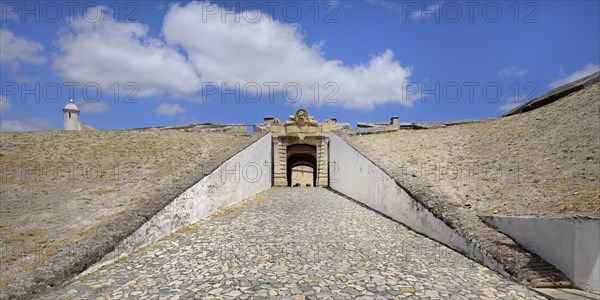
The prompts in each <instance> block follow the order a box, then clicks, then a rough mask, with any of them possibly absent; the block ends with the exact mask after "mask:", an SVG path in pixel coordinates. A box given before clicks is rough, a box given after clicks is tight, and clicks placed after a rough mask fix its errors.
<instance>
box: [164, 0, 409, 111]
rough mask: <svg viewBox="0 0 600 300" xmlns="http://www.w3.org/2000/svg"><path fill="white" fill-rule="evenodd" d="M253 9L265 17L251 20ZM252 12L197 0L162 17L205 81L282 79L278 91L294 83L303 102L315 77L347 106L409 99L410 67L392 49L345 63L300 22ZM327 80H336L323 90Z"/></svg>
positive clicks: (173, 42)
mask: <svg viewBox="0 0 600 300" xmlns="http://www.w3.org/2000/svg"><path fill="white" fill-rule="evenodd" d="M207 11H211V12H213V11H214V12H215V14H207V13H206V12H207ZM254 14H256V15H258V14H261V16H262V17H261V18H260V19H259V20H257V21H254V22H251V21H249V20H247V19H248V17H247V16H249V15H252V16H254ZM254 14H253V13H249V12H246V13H245V14H242V15H241V16H236V15H234V13H233V12H232V11H224V8H221V7H218V6H215V5H212V4H208V3H199V2H191V3H189V4H187V5H186V6H179V5H173V6H171V8H170V10H169V12H168V13H167V15H166V16H165V18H164V23H163V34H164V36H165V39H166V41H167V42H168V43H169V44H170V45H174V46H180V47H182V48H183V49H185V50H186V52H187V54H188V57H189V60H190V62H191V63H192V64H193V65H194V67H195V68H196V71H197V72H198V73H199V74H201V76H202V78H203V80H204V81H207V82H217V83H221V82H225V83H227V84H228V86H231V87H233V86H234V85H235V83H239V84H240V85H241V86H244V85H245V84H248V83H253V82H255V83H258V84H259V85H260V86H264V83H269V82H275V83H278V84H280V85H279V86H278V87H277V88H276V89H278V90H279V91H281V89H282V88H283V86H284V85H285V84H288V83H295V84H298V86H300V87H301V91H302V98H301V99H304V101H305V102H304V103H306V101H307V100H308V103H312V102H313V100H314V99H313V97H314V91H313V90H311V88H310V87H311V86H314V83H315V82H317V83H319V85H320V91H319V93H318V97H319V99H318V100H320V102H321V101H323V100H324V98H325V97H326V96H328V95H329V94H330V93H332V92H335V94H334V96H333V98H336V99H339V101H340V104H341V105H343V106H345V107H349V108H367V109H370V108H373V107H374V106H375V105H378V104H383V103H388V102H396V103H403V104H406V105H410V103H408V102H406V101H407V99H406V95H405V90H404V88H403V83H404V82H407V81H408V77H409V76H410V75H411V68H407V67H402V66H401V65H400V63H399V62H397V61H395V60H394V58H393V52H392V51H391V50H385V51H383V53H382V54H380V55H376V56H373V57H371V58H370V60H369V61H368V62H366V63H363V64H357V65H353V66H348V65H344V64H343V63H342V62H341V61H339V60H326V59H325V58H324V57H323V55H322V53H321V49H320V47H319V45H308V44H307V43H306V42H305V41H304V35H303V34H301V32H300V28H299V27H298V26H296V25H293V24H287V23H282V22H279V21H275V20H272V19H270V18H269V16H266V15H265V14H264V12H262V13H261V12H254ZM236 18H238V21H236ZM329 82H331V83H333V85H332V86H330V87H329V89H327V90H325V89H324V87H325V85H326V84H327V83H329ZM263 92H266V88H265V89H263Z"/></svg>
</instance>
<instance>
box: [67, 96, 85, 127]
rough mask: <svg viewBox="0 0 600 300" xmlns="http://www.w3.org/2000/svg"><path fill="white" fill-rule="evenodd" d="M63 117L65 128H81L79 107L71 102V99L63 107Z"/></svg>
mask: <svg viewBox="0 0 600 300" xmlns="http://www.w3.org/2000/svg"><path fill="white" fill-rule="evenodd" d="M63 117H64V129H65V130H81V125H80V124H79V108H77V105H75V103H73V99H71V101H69V103H68V104H67V105H66V106H65V108H63Z"/></svg>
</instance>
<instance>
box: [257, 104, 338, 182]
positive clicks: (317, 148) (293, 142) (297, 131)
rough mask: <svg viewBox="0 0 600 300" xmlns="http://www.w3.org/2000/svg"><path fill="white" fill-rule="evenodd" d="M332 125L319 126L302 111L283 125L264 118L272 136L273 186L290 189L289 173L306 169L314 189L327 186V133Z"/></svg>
mask: <svg viewBox="0 0 600 300" xmlns="http://www.w3.org/2000/svg"><path fill="white" fill-rule="evenodd" d="M267 121H268V122H267ZM335 124H336V121H335V120H326V121H325V122H323V123H322V124H319V123H318V122H317V121H316V120H315V119H314V118H313V117H312V116H310V115H309V114H308V112H307V111H306V110H305V109H299V110H297V111H296V113H295V114H294V115H291V116H290V117H289V119H288V120H287V121H286V122H285V123H283V124H282V123H281V122H280V121H279V120H277V119H275V118H265V125H266V126H267V127H266V128H267V130H269V131H270V132H271V133H272V134H273V184H274V185H275V186H290V185H291V180H290V177H291V169H292V168H294V167H295V166H298V165H305V166H308V167H311V168H312V170H313V184H312V185H313V186H320V187H326V186H328V185H329V169H328V167H329V166H328V163H329V162H328V160H329V158H328V154H329V137H328V133H329V132H331V131H332V130H333V129H335V126H336V125H335Z"/></svg>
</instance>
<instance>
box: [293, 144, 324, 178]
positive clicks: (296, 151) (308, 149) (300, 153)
mask: <svg viewBox="0 0 600 300" xmlns="http://www.w3.org/2000/svg"><path fill="white" fill-rule="evenodd" d="M286 162H287V163H286V166H287V167H286V177H287V186H294V185H297V184H298V183H300V184H301V185H302V184H303V183H304V184H303V186H306V178H298V177H297V176H309V175H312V176H310V177H311V179H312V180H311V182H310V186H317V169H318V166H317V147H316V146H313V145H308V144H295V145H290V146H288V147H287V148H286ZM299 167H305V168H299ZM307 169H308V170H312V174H305V172H303V171H306V170H307ZM300 174H302V175H300Z"/></svg>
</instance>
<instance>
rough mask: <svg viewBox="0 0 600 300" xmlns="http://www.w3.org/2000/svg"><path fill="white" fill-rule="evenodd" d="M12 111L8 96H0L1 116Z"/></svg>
mask: <svg viewBox="0 0 600 300" xmlns="http://www.w3.org/2000/svg"><path fill="white" fill-rule="evenodd" d="M9 111H10V102H8V98H7V97H6V96H0V115H3V114H5V113H7V112H9Z"/></svg>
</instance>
